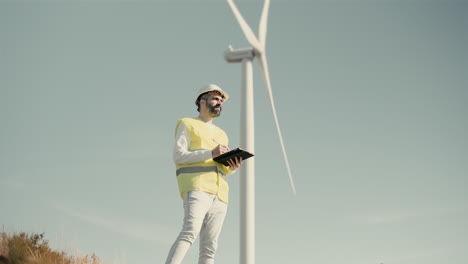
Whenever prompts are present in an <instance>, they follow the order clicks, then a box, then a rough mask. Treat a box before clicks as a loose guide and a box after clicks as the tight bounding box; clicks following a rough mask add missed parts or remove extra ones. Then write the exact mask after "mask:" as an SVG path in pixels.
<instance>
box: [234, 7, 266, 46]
mask: <svg viewBox="0 0 468 264" xmlns="http://www.w3.org/2000/svg"><path fill="white" fill-rule="evenodd" d="M227 2H228V4H229V6H231V9H232V13H234V16H235V17H236V19H237V22H239V25H240V27H241V29H242V31H243V32H244V35H245V37H246V38H247V41H249V43H250V45H252V46H253V47H254V48H255V50H257V51H258V52H260V53H262V52H263V48H262V46H261V45H260V43H259V42H258V40H257V37H255V34H254V33H253V31H252V29H251V28H250V26H249V25H248V24H247V22H246V21H245V19H244V17H242V15H241V13H240V12H239V9H237V6H236V4H234V1H233V0H227Z"/></svg>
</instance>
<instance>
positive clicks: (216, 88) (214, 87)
mask: <svg viewBox="0 0 468 264" xmlns="http://www.w3.org/2000/svg"><path fill="white" fill-rule="evenodd" d="M211 91H218V92H220V93H221V94H222V95H223V96H224V102H226V101H227V99H228V98H229V94H227V93H226V92H225V91H223V89H221V88H219V86H218V85H216V84H208V85H205V86H203V87H202V88H200V90H199V91H198V93H197V96H195V104H197V101H198V97H200V95H202V94H204V93H207V92H211Z"/></svg>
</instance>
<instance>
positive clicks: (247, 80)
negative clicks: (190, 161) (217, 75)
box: [224, 0, 296, 264]
mask: <svg viewBox="0 0 468 264" xmlns="http://www.w3.org/2000/svg"><path fill="white" fill-rule="evenodd" d="M227 2H228V4H229V6H230V7H231V9H232V12H233V13H234V16H235V17H236V19H237V21H238V22H239V25H240V27H241V29H242V31H243V32H244V35H245V37H246V38H247V41H248V42H249V43H250V45H252V47H251V48H245V49H236V50H234V49H233V48H232V47H231V46H230V47H229V49H228V50H227V51H226V52H225V53H224V57H225V59H226V61H228V62H233V63H235V62H242V89H241V125H240V128H241V140H240V147H241V148H243V149H245V150H247V151H250V152H252V153H255V152H254V148H255V138H254V99H253V79H252V75H253V73H252V61H253V60H254V58H255V57H257V58H258V63H259V67H260V71H261V72H262V75H263V80H264V82H265V87H266V90H267V93H268V97H269V99H270V104H271V110H272V113H273V118H274V120H275V125H276V131H277V133H278V137H279V141H280V145H281V150H282V152H283V157H284V161H285V163H286V168H287V171H288V176H289V182H290V184H291V188H292V191H293V193H294V194H295V193H296V188H295V186H294V180H293V178H292V174H291V169H290V167H289V161H288V156H287V155H286V149H285V147H284V143H283V136H282V134H281V129H280V126H279V122H278V117H277V115H276V108H275V102H274V99H273V94H272V90H271V83H270V75H269V72H268V64H267V60H266V55H265V40H266V32H267V20H268V9H269V7H270V1H269V0H265V3H264V6H263V10H262V15H261V18H260V25H259V38H258V39H257V37H256V36H255V34H254V33H253V32H252V29H251V28H250V27H249V25H248V24H247V22H246V21H245V20H244V18H243V17H242V15H241V14H240V12H239V10H238V9H237V6H236V5H235V4H234V1H233V0H227ZM240 173H241V176H240V177H241V182H240V192H241V193H240V199H241V201H240V207H241V224H240V225H241V226H240V229H241V235H240V263H241V264H254V263H255V158H254V159H249V160H246V161H244V164H243V166H242V167H241V171H240Z"/></svg>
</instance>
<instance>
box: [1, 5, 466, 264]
mask: <svg viewBox="0 0 468 264" xmlns="http://www.w3.org/2000/svg"><path fill="white" fill-rule="evenodd" d="M236 3H237V4H238V7H239V9H240V11H241V13H242V14H243V15H244V17H245V18H246V20H247V22H248V23H249V24H250V25H251V27H252V29H253V30H254V32H257V29H258V22H259V18H260V13H261V9H262V4H263V1H260V0H243V1H236ZM466 14H468V1H464V0H445V1H435V0H408V1H402V0H401V1H399V0H375V1H371V0H311V1H299V0H290V1H284V0H283V1H275V0H273V1H272V3H271V8H270V16H269V25H268V35H267V44H266V48H267V57H268V62H269V68H270V75H271V81H272V88H273V94H274V97H275V101H276V107H277V111H278V117H279V121H280V124H281V127H282V130H283V131H282V132H283V136H284V141H285V145H286V149H287V151H288V156H289V159H290V164H291V169H292V174H293V176H294V179H295V183H296V188H297V194H296V195H294V194H293V193H292V191H291V188H290V186H289V181H288V176H287V171H286V167H285V164H284V161H283V160H282V154H281V148H280V145H279V142H278V137H277V135H276V131H275V127H274V121H273V117H272V114H271V110H270V106H269V101H268V98H267V93H266V91H265V88H264V86H263V83H262V80H261V77H260V74H259V71H258V67H257V64H256V62H255V63H254V89H255V92H254V93H255V133H256V146H255V158H254V159H255V164H256V168H255V171H256V175H255V177H256V260H257V263H269V264H275V263H321V264H342V263H347V264H366V263H368V264H377V263H384V264H440V263H447V262H449V263H467V262H468V255H467V254H466V252H467V251H468V224H467V223H468V204H467V200H468V194H467V187H468V175H467V174H468V173H467V172H468V140H467V136H466V135H467V131H468V117H467V113H468V104H467V103H466V102H467V100H468V77H467V76H468V16H467V15H466ZM229 45H232V46H233V47H234V48H243V47H248V43H247V41H246V40H245V38H244V36H243V34H242V32H241V30H240V28H239V26H238V24H237V21H236V20H235V18H234V16H233V15H232V13H231V11H230V9H229V6H228V4H227V3H226V1H221V0H198V1H188V0H173V1H168V0H146V1H143V0H133V1H131V0H120V1H114V0H95V1H91V0H86V1H85V0H81V1H80V0H49V1H45V0H36V1H33V0H18V1H13V0H0V107H1V111H0V122H1V130H0V142H1V148H0V162H1V163H0V188H1V191H0V210H1V213H0V225H2V228H3V230H5V231H8V232H22V231H24V232H29V233H45V237H46V238H47V239H48V240H49V242H50V245H51V246H52V247H53V248H54V249H59V250H65V251H67V252H70V253H73V254H82V255H90V254H93V253H95V254H96V255H97V256H99V257H101V259H102V260H103V261H104V263H105V264H120V263H139V264H150V263H163V262H164V261H165V258H166V256H167V253H168V251H169V248H170V246H171V245H172V243H173V241H174V240H175V238H176V236H177V234H178V232H179V230H180V227H181V224H182V216H183V208H182V200H181V199H180V197H179V194H178V189H177V183H176V177H175V167H174V164H173V162H172V147H173V137H174V129H175V125H176V121H177V120H178V119H180V118H183V117H193V116H196V115H197V112H196V108H195V105H194V104H193V101H194V97H195V94H196V93H197V91H198V89H199V88H200V87H201V86H203V85H204V84H208V83H215V84H218V85H219V86H220V87H222V88H223V89H225V90H226V91H227V92H228V93H229V94H230V96H231V97H230V99H229V101H227V102H226V103H225V104H224V108H223V113H222V115H221V117H219V118H217V119H216V120H215V123H216V124H217V125H219V126H220V127H222V128H223V129H224V130H225V131H226V132H227V133H228V135H229V136H230V144H229V146H230V147H231V148H235V147H238V146H239V141H240V140H239V137H240V131H239V122H240V99H239V98H240V86H241V65H240V64H230V63H227V62H226V61H224V58H223V52H224V51H225V50H226V49H227V47H228V46H229ZM229 182H230V188H231V193H230V204H229V209H228V215H227V217H226V221H225V224H224V229H223V232H222V234H221V237H220V241H219V250H218V253H217V262H218V263H225V264H234V263H239V243H240V241H239V217H240V216H239V215H240V213H239V210H240V209H239V192H240V190H239V174H238V173H236V174H234V175H231V176H230V179H229ZM197 255H198V243H197V244H195V245H194V246H193V247H192V249H191V250H190V251H189V254H188V255H187V257H186V260H185V263H195V262H196V259H197Z"/></svg>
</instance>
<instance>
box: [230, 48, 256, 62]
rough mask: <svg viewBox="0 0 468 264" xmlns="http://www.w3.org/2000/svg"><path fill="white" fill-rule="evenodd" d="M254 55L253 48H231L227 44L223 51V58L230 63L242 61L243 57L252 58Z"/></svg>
mask: <svg viewBox="0 0 468 264" xmlns="http://www.w3.org/2000/svg"><path fill="white" fill-rule="evenodd" d="M254 57H255V50H254V49H253V48H243V49H233V48H232V47H231V46H229V48H228V50H226V51H225V52H224V59H225V60H226V61H227V62H231V63H235V62H242V60H244V59H249V60H253V58H254Z"/></svg>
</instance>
